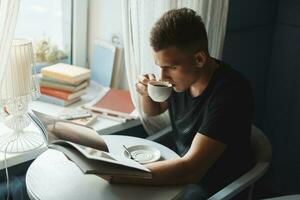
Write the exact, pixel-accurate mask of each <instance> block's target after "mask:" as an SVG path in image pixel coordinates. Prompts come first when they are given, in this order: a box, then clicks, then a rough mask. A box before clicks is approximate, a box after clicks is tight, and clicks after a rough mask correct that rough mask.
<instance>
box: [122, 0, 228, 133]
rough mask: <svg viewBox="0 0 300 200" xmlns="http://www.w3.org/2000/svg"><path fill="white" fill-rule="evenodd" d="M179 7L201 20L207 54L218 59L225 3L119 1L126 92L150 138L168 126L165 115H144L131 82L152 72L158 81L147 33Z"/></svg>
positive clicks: (207, 0) (204, 0)
mask: <svg viewBox="0 0 300 200" xmlns="http://www.w3.org/2000/svg"><path fill="white" fill-rule="evenodd" d="M181 7H188V8H191V9H193V10H195V11H196V12H198V13H199V14H200V15H201V16H202V17H203V20H204V23H205V25H206V28H207V32H208V40H209V50H210V54H211V55H212V56H213V57H216V58H221V55H222V49H223V43H224V38H225V29H226V21H227V11H228V0H222V1H216V0H164V1H161V0H152V1H149V0H124V1H122V20H123V22H122V23H123V24H122V25H123V40H124V55H125V66H126V75H127V79H128V85H129V90H130V93H131V97H132V99H133V103H134V105H135V107H136V108H137V111H138V113H139V115H140V118H141V121H142V123H143V125H144V127H145V129H146V131H147V132H148V134H150V135H151V134H153V133H155V132H157V131H158V130H160V129H162V128H163V127H165V126H167V125H169V123H170V120H169V116H168V112H167V111H166V112H165V113H163V114H162V115H160V116H155V117H147V116H145V114H144V113H143V112H142V110H141V105H140V104H139V101H138V93H137V92H136V90H135V83H136V81H137V78H138V76H139V75H140V74H146V73H154V74H155V75H156V77H157V78H159V68H158V67H157V66H155V64H154V60H153V57H152V52H151V47H150V42H149V37H150V31H151V28H152V26H153V25H154V23H155V22H156V20H157V19H158V18H159V17H160V16H161V15H162V14H163V13H164V12H166V11H168V10H170V9H174V8H181Z"/></svg>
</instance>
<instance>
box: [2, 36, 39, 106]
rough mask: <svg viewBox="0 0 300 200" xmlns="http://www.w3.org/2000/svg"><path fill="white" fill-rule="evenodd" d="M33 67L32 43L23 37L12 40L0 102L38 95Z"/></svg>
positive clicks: (5, 102)
mask: <svg viewBox="0 0 300 200" xmlns="http://www.w3.org/2000/svg"><path fill="white" fill-rule="evenodd" d="M33 67H34V56H33V50H32V43H31V42H30V41H28V40H25V39H15V40H13V43H12V46H11V53H10V59H9V61H8V65H7V69H6V73H5V76H4V80H3V82H2V83H3V84H2V89H1V101H2V104H7V103H8V102H11V101H14V100H15V99H16V98H23V99H28V100H34V99H36V98H37V97H38V95H39V89H38V84H37V81H36V79H35V77H34V74H33V69H34V68H33ZM32 75H33V76H32Z"/></svg>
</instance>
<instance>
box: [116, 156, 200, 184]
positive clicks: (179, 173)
mask: <svg viewBox="0 0 300 200" xmlns="http://www.w3.org/2000/svg"><path fill="white" fill-rule="evenodd" d="M187 166H188V165H186V164H185V161H184V160H183V159H175V160H166V161H160V162H155V163H151V164H148V165H146V167H147V168H149V169H150V170H151V172H152V179H139V178H125V177H113V179H112V183H126V184H142V185H180V184H188V183H193V182H196V181H197V180H198V179H197V175H196V174H195V173H193V172H191V171H189V169H188V167H187ZM187 174H188V175H187Z"/></svg>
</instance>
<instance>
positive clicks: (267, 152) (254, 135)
mask: <svg viewBox="0 0 300 200" xmlns="http://www.w3.org/2000/svg"><path fill="white" fill-rule="evenodd" d="M251 154H252V158H253V160H254V162H255V163H258V162H270V161H271V158H272V147H271V144H270V141H269V139H268V138H267V137H266V135H265V134H264V133H263V132H262V131H261V130H260V129H259V128H257V127H256V126H255V125H252V127H251Z"/></svg>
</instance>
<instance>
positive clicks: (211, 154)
mask: <svg viewBox="0 0 300 200" xmlns="http://www.w3.org/2000/svg"><path fill="white" fill-rule="evenodd" d="M150 42H151V46H152V49H153V55H154V59H155V63H156V65H158V66H159V67H160V69H161V77H160V78H161V79H162V80H164V81H168V82H170V83H171V84H172V85H173V92H172V94H171V96H170V98H169V99H168V100H167V101H166V102H163V103H157V102H154V101H152V100H151V98H150V97H149V96H148V93H147V84H148V82H149V80H151V79H155V77H154V75H152V74H146V75H142V76H140V77H139V81H138V83H137V84H136V90H137V92H138V93H139V94H140V101H141V104H142V108H143V111H144V112H145V113H146V114H148V115H149V116H153V115H158V114H161V113H163V112H164V111H166V110H167V109H169V114H170V118H171V123H172V128H173V131H172V136H173V139H174V141H175V143H176V147H177V152H178V153H179V154H180V155H182V157H181V158H180V159H175V160H166V161H159V162H155V163H151V164H148V165H146V166H147V167H148V168H149V169H150V170H151V171H152V174H153V179H152V180H151V181H147V182H144V181H140V180H134V179H121V178H117V177H116V178H113V181H112V182H113V183H114V182H116V183H118V182H119V183H120V182H126V183H144V184H153V185H167V184H191V183H192V184H195V185H197V186H199V188H200V190H201V191H202V192H203V194H202V196H204V197H203V198H206V197H207V196H209V195H211V194H213V193H214V192H216V191H218V190H219V189H220V188H222V187H224V186H226V185H227V184H228V183H230V182H231V181H232V180H234V179H235V178H236V177H238V176H240V175H241V174H243V173H244V172H245V171H246V170H248V169H249V167H250V164H251V163H250V160H251V159H250V151H249V149H250V128H251V119H252V112H253V98H252V94H251V89H250V86H249V84H248V82H247V81H246V80H245V79H244V78H243V77H242V76H241V74H240V73H238V72H237V71H235V70H233V69H231V68H230V66H228V65H227V64H225V63H223V62H221V61H218V60H216V59H214V58H212V57H210V55H209V52H208V42H207V33H206V30H205V26H204V24H203V22H202V19H201V17H200V16H199V15H197V14H196V13H195V12H194V11H193V10H191V9H187V8H182V9H177V10H171V11H168V12H167V13H165V14H164V15H163V16H162V17H161V18H160V19H159V20H158V21H157V22H156V24H155V25H154V27H153V29H152V32H151V38H150ZM194 198H199V197H194Z"/></svg>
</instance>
